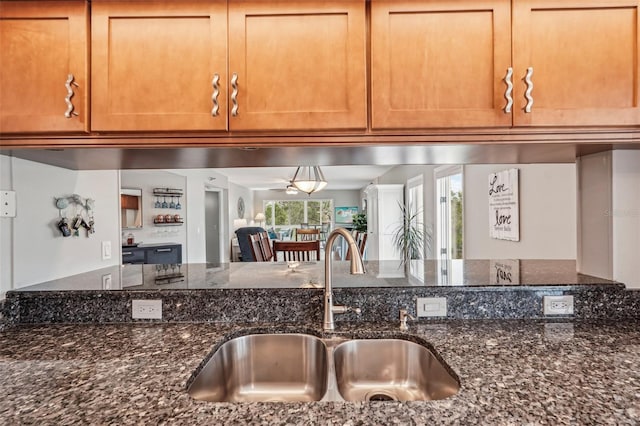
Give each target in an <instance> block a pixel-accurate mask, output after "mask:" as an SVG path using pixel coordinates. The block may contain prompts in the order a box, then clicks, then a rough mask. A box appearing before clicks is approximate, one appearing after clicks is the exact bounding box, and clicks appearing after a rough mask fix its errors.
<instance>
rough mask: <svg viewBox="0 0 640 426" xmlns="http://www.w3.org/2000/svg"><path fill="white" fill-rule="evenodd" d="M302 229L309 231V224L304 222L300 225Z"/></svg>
mask: <svg viewBox="0 0 640 426" xmlns="http://www.w3.org/2000/svg"><path fill="white" fill-rule="evenodd" d="M300 229H309V224H308V223H307V222H302V223H301V224H300Z"/></svg>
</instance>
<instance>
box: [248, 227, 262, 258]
mask: <svg viewBox="0 0 640 426" xmlns="http://www.w3.org/2000/svg"><path fill="white" fill-rule="evenodd" d="M249 246H250V247H251V253H252V254H253V258H254V259H255V260H256V262H264V261H265V257H264V253H263V252H262V244H261V243H260V234H249Z"/></svg>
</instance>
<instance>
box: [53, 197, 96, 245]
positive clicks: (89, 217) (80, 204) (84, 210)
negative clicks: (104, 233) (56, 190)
mask: <svg viewBox="0 0 640 426" xmlns="http://www.w3.org/2000/svg"><path fill="white" fill-rule="evenodd" d="M54 201H55V203H54V204H55V206H56V208H57V209H58V216H59V217H60V220H59V221H58V222H57V223H56V227H57V228H58V230H60V233H61V234H62V236H63V237H69V236H71V235H73V236H74V237H77V236H79V235H80V231H79V230H80V228H81V227H82V228H84V229H86V231H87V237H88V236H90V235H91V234H93V233H95V232H96V230H95V221H94V219H93V209H94V207H95V200H94V199H92V198H85V197H81V196H80V195H78V194H72V195H68V196H64V197H54ZM69 207H73V209H74V214H73V217H72V218H70V219H69V218H67V217H66V215H65V214H64V213H63V211H66V209H68V208H69ZM78 209H80V211H78Z"/></svg>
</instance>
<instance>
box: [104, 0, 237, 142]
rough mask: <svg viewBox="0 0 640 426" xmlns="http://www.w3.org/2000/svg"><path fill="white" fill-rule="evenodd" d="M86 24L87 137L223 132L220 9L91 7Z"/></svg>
mask: <svg viewBox="0 0 640 426" xmlns="http://www.w3.org/2000/svg"><path fill="white" fill-rule="evenodd" d="M91 24H92V27H91V36H92V40H91V48H92V52H91V65H92V77H91V83H92V96H91V108H92V112H91V119H92V124H91V128H92V130H125V131H136V130H145V131H149V130H151V131H153V130H159V131H162V130H226V128H227V116H226V109H227V103H226V90H227V87H226V86H225V84H226V83H227V73H226V69H227V62H226V55H227V50H226V45H227V15H226V1H220V0H209V1H199V0H186V1H180V2H174V1H168V0H167V1H99V0H96V1H93V2H92V18H91ZM215 76H218V79H217V80H218V88H217V89H216V88H214V87H213V81H214V77H215ZM214 101H215V102H214ZM216 102H217V105H218V108H217V109H215V106H216V104H215V103H216Z"/></svg>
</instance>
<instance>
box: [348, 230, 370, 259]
mask: <svg viewBox="0 0 640 426" xmlns="http://www.w3.org/2000/svg"><path fill="white" fill-rule="evenodd" d="M355 240H356V246H357V247H358V251H359V252H360V256H362V258H363V259H364V250H365V248H367V233H366V232H365V231H362V232H361V231H357V232H356V236H355ZM344 260H351V252H350V251H348V250H347V254H346V256H345V259H344Z"/></svg>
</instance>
